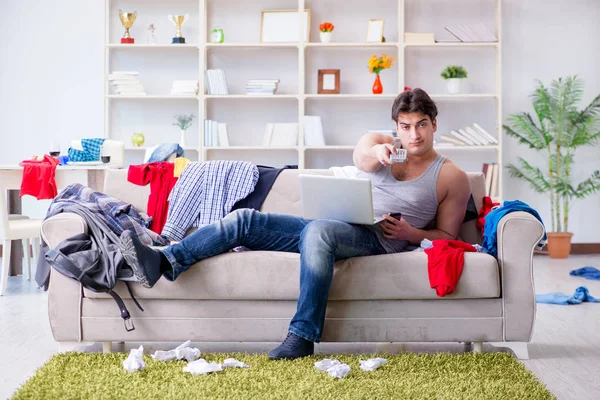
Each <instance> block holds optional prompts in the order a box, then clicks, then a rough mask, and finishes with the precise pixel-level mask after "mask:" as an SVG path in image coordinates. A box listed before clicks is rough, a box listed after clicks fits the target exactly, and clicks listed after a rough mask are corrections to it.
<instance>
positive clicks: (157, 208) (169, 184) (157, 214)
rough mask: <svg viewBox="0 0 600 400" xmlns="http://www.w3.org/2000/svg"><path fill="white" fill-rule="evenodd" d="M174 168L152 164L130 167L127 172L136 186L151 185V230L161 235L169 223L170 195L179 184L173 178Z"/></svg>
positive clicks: (156, 163) (168, 164)
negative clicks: (176, 184)
mask: <svg viewBox="0 0 600 400" xmlns="http://www.w3.org/2000/svg"><path fill="white" fill-rule="evenodd" d="M174 167H175V166H174V164H173V163H170V162H152V163H148V164H141V165H130V166H129V171H128V172H127V180H128V181H129V182H131V183H133V184H135V185H141V186H144V185H147V184H148V183H150V196H148V215H149V216H151V217H152V223H151V224H150V227H149V228H150V230H152V231H153V232H156V233H158V234H159V235H160V233H161V232H162V229H163V226H165V223H166V222H167V212H168V210H169V201H168V199H169V193H171V189H173V186H175V182H177V178H175V177H174V176H173V172H174Z"/></svg>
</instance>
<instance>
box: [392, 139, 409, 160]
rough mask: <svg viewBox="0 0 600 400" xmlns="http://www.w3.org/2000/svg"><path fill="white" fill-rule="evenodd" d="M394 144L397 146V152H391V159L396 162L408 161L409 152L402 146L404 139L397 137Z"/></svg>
mask: <svg viewBox="0 0 600 400" xmlns="http://www.w3.org/2000/svg"><path fill="white" fill-rule="evenodd" d="M392 145H393V146H394V147H395V148H396V154H390V160H391V161H392V162H394V163H403V162H405V161H406V156H407V152H406V149H403V148H402V141H401V140H400V138H397V137H395V138H394V141H393V142H392Z"/></svg>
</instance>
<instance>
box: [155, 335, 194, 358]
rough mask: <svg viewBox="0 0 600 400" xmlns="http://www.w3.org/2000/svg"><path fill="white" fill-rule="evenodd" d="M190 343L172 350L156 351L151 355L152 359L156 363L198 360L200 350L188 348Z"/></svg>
mask: <svg viewBox="0 0 600 400" xmlns="http://www.w3.org/2000/svg"><path fill="white" fill-rule="evenodd" d="M190 343H191V341H190V340H188V341H187V342H185V343H183V344H180V345H179V346H177V347H176V348H174V349H173V350H167V351H164V350H157V351H155V352H154V354H152V358H154V359H155V360H158V361H173V360H186V361H195V360H197V359H198V358H200V354H201V352H200V350H199V349H196V348H191V347H190Z"/></svg>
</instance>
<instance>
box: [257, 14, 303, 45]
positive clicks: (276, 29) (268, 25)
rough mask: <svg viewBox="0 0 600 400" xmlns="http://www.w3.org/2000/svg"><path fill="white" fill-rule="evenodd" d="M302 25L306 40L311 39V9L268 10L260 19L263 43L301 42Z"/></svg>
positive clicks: (261, 40)
mask: <svg viewBox="0 0 600 400" xmlns="http://www.w3.org/2000/svg"><path fill="white" fill-rule="evenodd" d="M301 27H302V33H303V38H302V40H303V41H305V42H309V41H310V10H308V9H307V10H304V11H302V12H301V11H298V10H267V11H263V12H262V17H261V20H260V42H261V43H287V42H300V41H301V40H300V39H301V37H300V29H301Z"/></svg>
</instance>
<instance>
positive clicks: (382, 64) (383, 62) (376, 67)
mask: <svg viewBox="0 0 600 400" xmlns="http://www.w3.org/2000/svg"><path fill="white" fill-rule="evenodd" d="M395 60H396V59H395V58H394V57H392V56H389V55H387V54H385V53H383V54H382V55H381V57H377V54H373V55H372V56H371V58H370V59H369V72H370V73H372V74H376V75H377V76H376V78H375V83H374V84H373V94H381V93H383V86H382V85H381V80H380V79H379V73H380V72H381V71H383V70H384V69H388V68H391V67H392V64H393V63H394V61H395Z"/></svg>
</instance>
